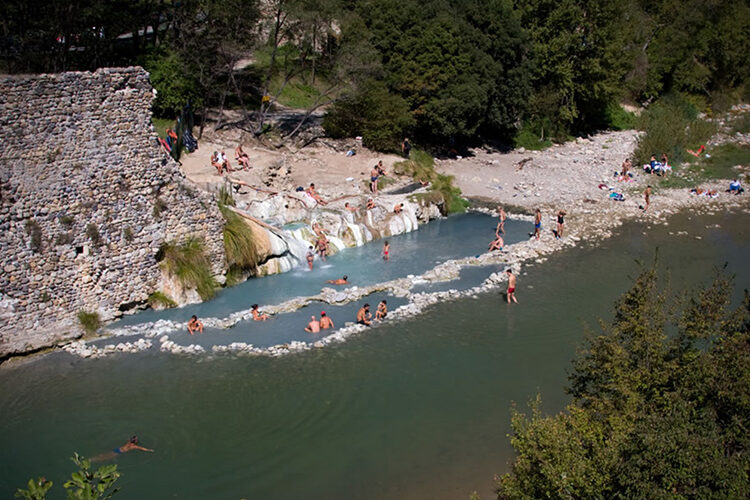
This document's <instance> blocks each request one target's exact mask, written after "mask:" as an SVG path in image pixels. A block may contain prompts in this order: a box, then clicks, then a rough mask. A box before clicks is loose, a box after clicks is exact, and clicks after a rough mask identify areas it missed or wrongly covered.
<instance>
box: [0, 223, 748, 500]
mask: <svg viewBox="0 0 750 500" xmlns="http://www.w3.org/2000/svg"><path fill="white" fill-rule="evenodd" d="M748 222H750V216H748V215H747V214H736V215H721V216H712V217H701V218H693V219H692V220H691V219H689V218H688V216H679V217H675V218H673V219H671V220H670V225H669V226H667V227H664V226H658V227H652V228H647V227H644V226H642V225H635V224H631V225H627V226H625V227H624V228H623V229H622V230H621V231H620V234H619V235H618V236H616V237H614V238H612V239H610V240H607V241H606V242H604V244H603V245H602V246H600V247H598V248H586V247H584V248H577V249H572V250H568V251H565V252H561V253H559V254H557V255H554V256H552V257H551V258H550V259H549V261H548V262H545V263H543V264H537V265H534V266H533V267H529V268H527V269H526V271H525V274H522V275H521V276H520V277H519V286H518V291H517V295H518V300H519V302H520V304H519V305H517V306H508V305H507V304H505V303H504V302H503V300H502V299H503V298H504V297H502V296H501V294H500V293H499V292H492V293H488V294H485V295H479V296H478V298H476V299H471V298H468V299H462V300H460V301H455V302H447V303H444V304H441V305H438V306H435V307H433V308H431V309H429V310H428V311H427V312H426V314H424V315H422V316H419V317H416V318H412V319H410V320H407V321H403V322H399V323H392V324H386V325H382V326H380V327H377V328H373V329H371V330H369V331H368V332H367V334H365V335H360V336H358V337H355V338H352V339H350V340H349V341H348V342H347V343H345V344H341V345H338V346H333V347H329V348H326V349H323V350H320V351H314V352H306V353H302V354H298V355H292V356H287V357H283V358H278V359H267V358H242V357H233V356H227V357H216V358H214V357H209V356H202V357H197V358H184V357H178V356H172V355H165V354H162V353H159V352H158V351H156V350H151V351H147V352H146V353H142V354H137V355H118V356H113V357H110V358H106V359H99V360H81V359H78V358H74V357H72V356H69V355H67V354H64V353H56V354H53V355H50V356H47V357H44V358H41V359H38V360H35V361H33V362H29V363H26V364H24V365H22V366H15V367H5V368H3V369H2V370H0V443H1V444H2V446H0V498H9V497H12V492H13V491H14V490H15V488H16V487H18V486H22V485H24V484H25V482H26V480H27V479H28V478H30V477H32V476H37V475H45V476H46V477H48V478H50V479H52V480H54V481H55V483H56V485H55V488H58V487H61V484H62V481H63V478H64V477H65V476H66V475H68V474H69V472H70V471H72V470H73V465H72V463H70V462H69V460H68V458H67V457H69V456H70V455H72V453H73V452H74V451H77V452H79V453H82V454H84V455H88V456H91V455H96V454H98V453H102V452H105V451H108V450H111V449H113V448H115V447H117V446H120V445H122V444H124V442H125V441H126V439H127V438H128V437H129V436H130V435H131V434H133V433H137V434H138V435H139V436H140V437H141V441H142V444H143V445H145V446H148V447H152V448H155V449H156V453H153V454H148V453H140V452H131V453H128V454H125V455H121V456H119V457H118V458H117V463H118V465H119V468H120V471H121V472H122V473H123V477H122V479H121V480H120V486H121V487H122V491H121V492H120V493H119V494H118V495H117V496H116V498H119V499H140V498H190V499H193V498H195V499H239V498H248V499H250V498H252V499H256V498H257V499H260V498H264V499H293V498H294V499H299V498H321V499H350V498H361V499H383V498H386V499H391V498H394V499H395V498H399V499H400V498H407V499H416V498H419V499H428V498H429V499H434V498H459V499H466V498H468V496H469V494H470V493H471V492H472V491H474V490H476V491H478V492H479V493H480V494H481V495H482V498H491V497H492V494H491V491H492V476H493V474H494V473H501V472H505V471H507V468H508V462H509V460H511V459H512V450H511V449H510V445H509V443H508V439H507V437H506V435H507V433H508V432H509V431H510V427H509V420H510V418H509V414H510V412H509V409H510V406H511V404H512V402H514V401H515V402H517V403H518V404H519V405H520V406H522V407H525V404H526V402H527V401H528V400H529V399H530V398H532V397H533V396H534V395H535V394H536V392H537V391H540V392H541V393H542V397H543V400H544V408H545V410H547V411H550V412H553V411H558V410H560V409H562V407H563V406H564V404H565V403H566V402H567V401H568V398H567V396H566V395H565V394H564V391H563V387H564V385H565V383H566V370H567V369H568V368H569V366H570V360H571V358H572V357H573V355H574V352H575V347H576V345H577V344H578V343H579V342H580V341H581V339H582V336H583V327H584V324H588V325H590V326H592V327H594V326H595V325H596V322H597V320H598V318H605V319H607V318H609V317H610V315H611V309H612V303H613V301H614V300H615V299H616V298H617V297H618V296H619V295H620V294H621V293H622V292H623V291H625V290H626V289H627V288H628V287H629V285H630V277H633V276H635V275H636V274H637V272H638V267H637V266H636V264H635V263H634V259H643V260H646V261H649V262H650V261H651V259H652V258H653V255H654V249H655V248H656V247H657V246H658V247H659V260H660V262H661V263H662V267H663V268H665V269H668V270H669V271H670V272H671V276H672V286H673V288H676V289H686V288H689V287H692V286H695V285H696V284H698V283H703V282H705V281H707V280H709V279H710V276H711V269H712V268H713V266H715V265H721V264H723V263H724V262H728V263H729V269H730V270H731V271H732V272H734V273H736V274H737V289H738V290H737V294H736V296H737V298H739V290H740V289H741V288H742V287H747V286H750V266H748V263H747V256H748V255H750V235H749V234H748ZM716 224H718V225H719V226H720V227H715V225H716ZM706 226H711V227H709V228H707V227H706ZM682 230H687V231H689V233H690V235H688V236H684V235H683V236H678V235H676V234H674V235H670V234H669V233H670V232H673V233H677V232H678V231H682ZM644 232H645V233H646V234H644ZM696 235H698V236H701V238H702V239H700V240H699V239H696V238H695V236H696ZM58 497H60V496H59V495H58Z"/></svg>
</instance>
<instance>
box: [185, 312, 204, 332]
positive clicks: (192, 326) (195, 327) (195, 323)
mask: <svg viewBox="0 0 750 500" xmlns="http://www.w3.org/2000/svg"><path fill="white" fill-rule="evenodd" d="M187 329H188V332H190V335H193V334H194V333H195V332H198V333H203V323H202V322H201V321H200V320H199V319H198V316H196V315H195V314H193V317H192V318H190V320H189V321H188V324H187Z"/></svg>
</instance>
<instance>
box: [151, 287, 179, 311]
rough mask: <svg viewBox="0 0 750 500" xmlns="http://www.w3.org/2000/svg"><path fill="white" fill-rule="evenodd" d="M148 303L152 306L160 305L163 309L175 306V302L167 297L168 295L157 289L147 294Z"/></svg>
mask: <svg viewBox="0 0 750 500" xmlns="http://www.w3.org/2000/svg"><path fill="white" fill-rule="evenodd" d="M148 305H149V306H150V307H152V308H153V307H156V306H160V307H163V308H165V309H171V308H173V307H177V302H175V301H174V300H172V299H171V298H169V296H168V295H166V294H165V293H163V292H160V291H158V290H157V291H156V292H153V293H152V294H151V295H149V296H148Z"/></svg>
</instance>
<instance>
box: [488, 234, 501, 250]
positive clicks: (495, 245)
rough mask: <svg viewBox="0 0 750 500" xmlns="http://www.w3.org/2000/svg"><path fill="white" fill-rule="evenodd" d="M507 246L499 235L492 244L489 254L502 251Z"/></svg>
mask: <svg viewBox="0 0 750 500" xmlns="http://www.w3.org/2000/svg"><path fill="white" fill-rule="evenodd" d="M504 246H505V242H504V241H503V238H502V237H501V236H500V235H498V236H497V237H496V238H495V239H494V240H493V241H492V243H490V247H489V248H488V249H487V251H488V252H492V251H493V250H502V249H503V247H504Z"/></svg>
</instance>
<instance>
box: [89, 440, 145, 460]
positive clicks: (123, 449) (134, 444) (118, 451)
mask: <svg viewBox="0 0 750 500" xmlns="http://www.w3.org/2000/svg"><path fill="white" fill-rule="evenodd" d="M132 450H140V451H148V452H150V453H153V452H154V450H152V449H150V448H144V447H143V446H140V445H139V444H138V436H133V437H131V438H130V439H129V440H128V442H127V443H125V444H124V445H122V446H120V447H119V448H115V449H114V450H112V451H109V452H107V453H102V454H101V455H97V456H95V457H94V458H92V459H91V461H92V462H101V461H104V460H111V459H113V458H115V457H117V455H122V454H123V453H127V452H129V451H132Z"/></svg>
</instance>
